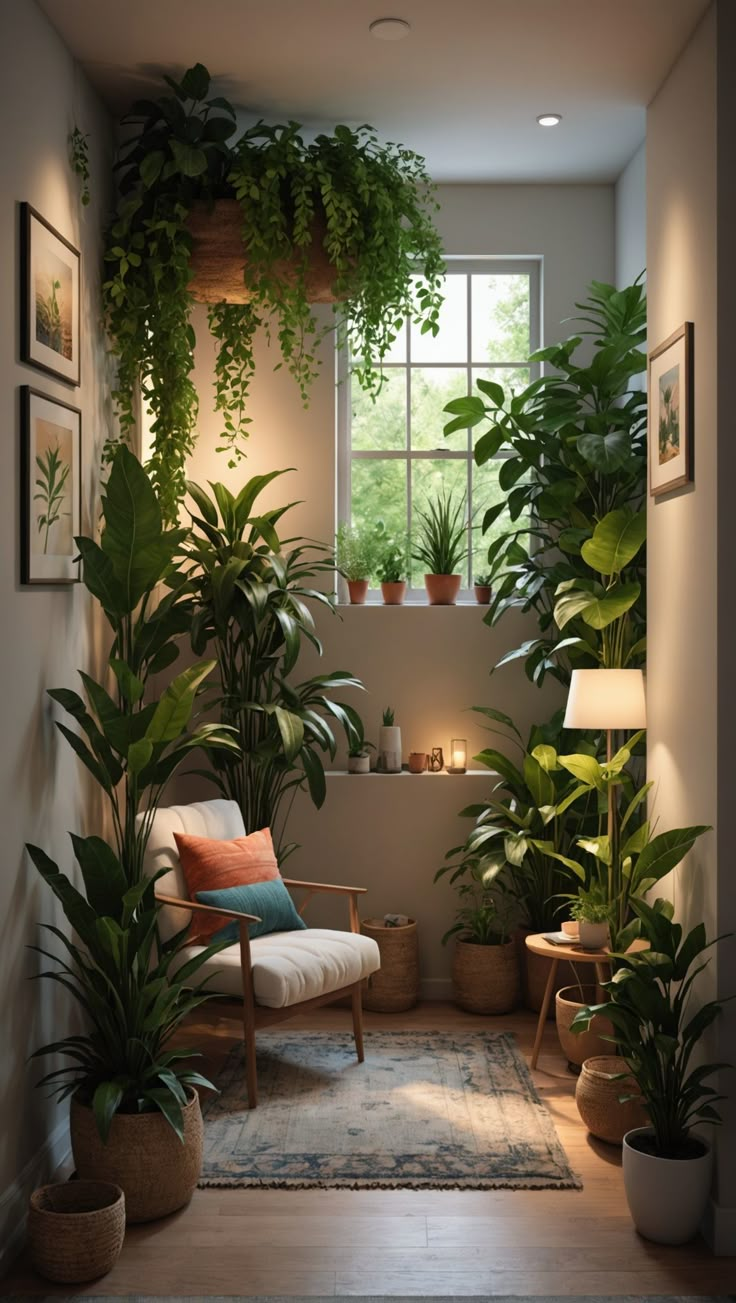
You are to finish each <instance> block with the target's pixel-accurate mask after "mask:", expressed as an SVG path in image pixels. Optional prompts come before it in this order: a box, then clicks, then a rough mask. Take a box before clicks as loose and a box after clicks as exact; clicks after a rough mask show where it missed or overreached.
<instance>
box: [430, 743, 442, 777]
mask: <svg viewBox="0 0 736 1303" xmlns="http://www.w3.org/2000/svg"><path fill="white" fill-rule="evenodd" d="M444 767H445V757H444V755H443V754H442V747H432V754H431V755H430V756H429V757H428V760H427V768H428V769H429V772H430V773H431V774H439V773H441V772H442V770H443V769H444Z"/></svg>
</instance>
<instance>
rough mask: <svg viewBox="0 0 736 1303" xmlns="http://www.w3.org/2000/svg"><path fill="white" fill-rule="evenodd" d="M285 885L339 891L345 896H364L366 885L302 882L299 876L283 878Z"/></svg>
mask: <svg viewBox="0 0 736 1303" xmlns="http://www.w3.org/2000/svg"><path fill="white" fill-rule="evenodd" d="M283 883H284V886H285V887H305V888H306V889H307V891H340V892H342V893H343V895H346V896H364V895H365V893H366V891H367V890H368V888H367V887H342V886H338V885H337V884H336V883H333V882H302V881H301V879H299V878H284V879H283Z"/></svg>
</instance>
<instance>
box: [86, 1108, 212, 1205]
mask: <svg viewBox="0 0 736 1303" xmlns="http://www.w3.org/2000/svg"><path fill="white" fill-rule="evenodd" d="M182 1111H183V1118H184V1142H183V1143H182V1142H181V1140H180V1139H179V1137H178V1136H177V1135H176V1133H175V1132H174V1131H173V1130H172V1128H171V1127H170V1126H169V1124H168V1122H167V1121H166V1119H165V1117H164V1116H163V1114H162V1113H160V1112H155V1113H116V1114H115V1116H114V1117H113V1120H112V1124H111V1126H110V1134H109V1136H108V1139H107V1143H106V1144H103V1142H102V1140H101V1139H100V1135H99V1132H98V1130H97V1125H96V1123H95V1119H94V1115H93V1113H92V1109H91V1108H89V1107H88V1106H87V1105H85V1104H82V1103H80V1101H79V1100H78V1099H77V1098H76V1097H74V1098H73V1099H72V1106H71V1111H70V1117H69V1120H70V1129H71V1141H72V1153H73V1155H74V1163H75V1166H76V1169H77V1173H78V1175H79V1176H80V1177H83V1178H84V1179H86V1180H92V1181H111V1182H113V1183H114V1184H115V1185H119V1186H120V1188H121V1190H122V1191H123V1193H124V1195H125V1214H126V1219H127V1221H129V1222H149V1221H153V1220H154V1219H155V1218H157V1217H166V1216H167V1215H168V1214H169V1213H172V1212H175V1211H176V1209H177V1208H181V1207H183V1205H184V1204H185V1203H187V1202H188V1201H189V1199H190V1198H191V1197H192V1194H193V1193H194V1190H195V1188H196V1185H197V1181H198V1180H199V1176H200V1173H201V1171H202V1146H203V1135H204V1132H203V1126H202V1112H201V1109H200V1107H199V1096H198V1094H197V1092H196V1091H192V1098H191V1099H190V1101H189V1103H188V1104H187V1105H186V1106H185V1108H184V1109H183V1110H182Z"/></svg>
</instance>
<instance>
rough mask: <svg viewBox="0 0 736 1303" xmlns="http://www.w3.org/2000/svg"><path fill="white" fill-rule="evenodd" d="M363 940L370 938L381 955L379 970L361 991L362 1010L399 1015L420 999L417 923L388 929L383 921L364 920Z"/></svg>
mask: <svg viewBox="0 0 736 1303" xmlns="http://www.w3.org/2000/svg"><path fill="white" fill-rule="evenodd" d="M360 930H361V932H362V933H363V936H366V937H373V940H374V941H375V942H377V944H378V949H379V950H380V952H381V967H380V969H379V970H378V972H377V973H373V974H372V975H371V977H370V978H369V979H368V985H367V986H366V987H365V988H364V990H363V1008H364V1009H371V1010H373V1011H374V1012H376V1013H402V1012H403V1010H404V1009H413V1008H414V1005H415V1004H416V1002H417V1000H418V999H419V942H418V937H417V925H416V920H415V919H413V918H410V919H409V922H408V923H405V924H404V925H403V926H400V927H388V926H387V925H386V924H385V923H384V922H383V919H380V918H365V919H363V922H362V923H361V925H360Z"/></svg>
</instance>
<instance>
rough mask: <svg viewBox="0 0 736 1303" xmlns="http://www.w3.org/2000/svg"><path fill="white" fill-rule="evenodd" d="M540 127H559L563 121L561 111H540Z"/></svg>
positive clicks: (538, 120) (538, 119)
mask: <svg viewBox="0 0 736 1303" xmlns="http://www.w3.org/2000/svg"><path fill="white" fill-rule="evenodd" d="M537 122H538V123H539V125H540V127H559V125H560V123H561V122H562V114H561V113H540V114H539V117H538V118H537Z"/></svg>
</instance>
